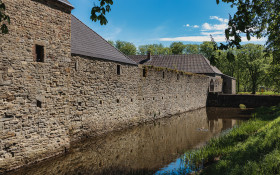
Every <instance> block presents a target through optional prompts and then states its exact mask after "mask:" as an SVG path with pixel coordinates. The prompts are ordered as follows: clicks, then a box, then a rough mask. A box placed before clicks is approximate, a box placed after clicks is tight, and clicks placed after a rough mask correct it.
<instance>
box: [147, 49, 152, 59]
mask: <svg viewBox="0 0 280 175" xmlns="http://www.w3.org/2000/svg"><path fill="white" fill-rule="evenodd" d="M147 56H148V57H147V60H149V61H150V60H152V54H151V51H148V52H147Z"/></svg>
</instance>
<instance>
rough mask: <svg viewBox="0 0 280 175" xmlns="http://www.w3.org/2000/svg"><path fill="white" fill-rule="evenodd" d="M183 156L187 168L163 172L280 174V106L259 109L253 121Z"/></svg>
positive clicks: (177, 173) (232, 174)
mask: <svg viewBox="0 0 280 175" xmlns="http://www.w3.org/2000/svg"><path fill="white" fill-rule="evenodd" d="M182 159H183V160H184V162H185V168H183V169H179V170H175V171H172V172H166V173H163V174H174V175H175V174H176V175H180V174H182V175H183V174H189V173H192V174H202V175H212V174H213V175H225V174H226V175H243V174H244V175H249V174H250V175H260V174H261V175H273V174H280V105H278V106H274V107H269V108H268V107H262V108H259V109H257V110H256V113H255V114H253V118H252V119H251V120H249V121H248V122H245V123H242V124H241V125H240V126H238V127H235V128H233V129H232V130H230V131H228V132H226V133H223V134H222V135H221V136H220V137H216V138H213V139H211V140H210V141H209V143H208V144H207V145H206V146H204V147H202V148H200V149H197V150H192V151H189V152H186V153H185V155H184V156H182Z"/></svg>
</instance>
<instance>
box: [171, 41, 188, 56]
mask: <svg viewBox="0 0 280 175" xmlns="http://www.w3.org/2000/svg"><path fill="white" fill-rule="evenodd" d="M185 48H186V46H185V45H184V44H183V43H182V42H173V43H172V44H171V45H170V49H171V52H172V54H183V51H184V49H185Z"/></svg>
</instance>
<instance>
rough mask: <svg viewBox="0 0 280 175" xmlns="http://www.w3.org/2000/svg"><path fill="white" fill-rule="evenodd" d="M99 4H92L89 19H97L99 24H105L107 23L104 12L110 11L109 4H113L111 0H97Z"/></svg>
mask: <svg viewBox="0 0 280 175" xmlns="http://www.w3.org/2000/svg"><path fill="white" fill-rule="evenodd" d="M98 1H99V4H98V5H96V4H95V5H94V7H93V8H92V10H91V16H90V19H91V20H92V21H94V22H96V21H99V22H100V24H101V25H106V24H107V23H108V20H107V18H106V17H105V15H106V13H108V12H110V11H111V6H112V5H113V0H98Z"/></svg>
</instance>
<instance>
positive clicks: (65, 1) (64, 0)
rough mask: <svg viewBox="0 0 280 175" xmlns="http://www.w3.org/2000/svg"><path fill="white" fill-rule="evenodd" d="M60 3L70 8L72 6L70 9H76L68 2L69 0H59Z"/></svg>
mask: <svg viewBox="0 0 280 175" xmlns="http://www.w3.org/2000/svg"><path fill="white" fill-rule="evenodd" d="M58 1H59V2H62V3H63V4H66V5H68V6H70V7H72V8H74V7H73V6H72V4H71V3H70V2H69V1H68V0H58Z"/></svg>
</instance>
